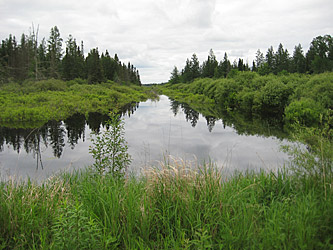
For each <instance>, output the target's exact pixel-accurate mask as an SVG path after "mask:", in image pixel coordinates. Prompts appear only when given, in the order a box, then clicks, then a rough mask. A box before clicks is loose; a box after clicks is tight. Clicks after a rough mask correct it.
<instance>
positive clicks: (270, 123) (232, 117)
mask: <svg viewBox="0 0 333 250" xmlns="http://www.w3.org/2000/svg"><path fill="white" fill-rule="evenodd" d="M170 106H171V107H170V108H171V111H172V112H173V114H174V115H175V116H176V115H177V114H178V113H179V110H180V108H181V110H182V111H183V112H184V113H185V116H186V121H190V122H191V124H192V126H193V127H195V126H196V124H197V122H198V119H199V112H197V111H195V110H193V109H192V108H190V107H189V105H188V104H185V103H181V102H178V101H176V100H172V99H170ZM213 108H215V112H214V113H216V116H211V115H204V114H202V115H203V116H204V117H205V119H206V121H207V127H208V130H209V132H212V130H213V128H214V126H215V124H216V121H219V120H222V126H223V128H226V126H228V127H232V128H234V129H235V130H236V132H237V134H239V135H242V134H244V135H263V136H272V135H274V136H276V137H278V138H286V136H287V134H286V133H285V132H284V130H283V122H282V120H281V119H279V118H276V117H265V116H252V115H251V114H246V113H240V112H237V111H233V112H226V111H225V110H221V107H219V106H215V107H213Z"/></svg>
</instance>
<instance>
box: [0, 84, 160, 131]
mask: <svg viewBox="0 0 333 250" xmlns="http://www.w3.org/2000/svg"><path fill="white" fill-rule="evenodd" d="M148 98H156V94H154V93H152V92H151V91H150V90H149V89H147V88H143V87H139V86H133V85H129V86H124V85H120V84H117V83H114V82H111V81H108V82H106V83H101V84H97V85H89V84H86V83H84V82H83V83H82V82H80V81H79V80H76V81H75V80H72V81H67V82H65V81H61V80H55V79H49V80H44V81H38V82H29V81H28V82H24V83H22V84H17V83H9V84H6V85H2V86H0V109H1V113H0V125H2V126H7V127H16V128H18V127H27V125H28V126H29V125H30V127H31V128H35V127H40V126H42V125H43V124H45V123H46V122H47V121H49V120H64V119H66V118H68V117H70V116H71V115H73V114H75V113H80V114H85V115H87V114H88V113H90V112H99V113H101V114H108V113H109V112H110V111H114V112H117V111H119V110H121V108H122V107H123V106H125V105H127V104H129V103H136V102H140V101H143V100H147V99H148Z"/></svg>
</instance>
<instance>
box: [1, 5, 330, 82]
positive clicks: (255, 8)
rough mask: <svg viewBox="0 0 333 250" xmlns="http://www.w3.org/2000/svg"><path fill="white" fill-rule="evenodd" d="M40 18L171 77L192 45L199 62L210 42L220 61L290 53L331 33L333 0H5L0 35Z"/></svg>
mask: <svg viewBox="0 0 333 250" xmlns="http://www.w3.org/2000/svg"><path fill="white" fill-rule="evenodd" d="M32 24H34V27H35V30H37V26H38V25H39V38H40V39H41V38H43V37H45V39H46V40H47V39H48V38H49V35H50V30H51V28H52V27H54V26H57V27H58V28H59V30H60V34H61V37H62V38H63V40H64V43H63V47H64V49H65V41H66V40H67V38H68V36H69V35H70V34H71V35H72V36H73V37H74V38H76V40H77V41H78V42H80V41H83V42H84V48H85V53H86V54H87V53H88V52H89V50H90V49H92V48H96V47H98V50H99V52H100V53H102V52H105V50H108V51H109V53H110V54H111V55H114V54H115V53H117V55H118V57H119V59H120V60H121V61H122V62H124V63H125V64H126V65H127V63H128V62H131V63H132V64H133V65H134V66H135V67H136V68H137V69H138V70H139V72H140V76H141V81H142V83H143V84H147V83H161V82H166V81H168V80H169V78H170V73H171V71H172V70H173V68H174V66H176V67H177V68H178V69H182V68H184V66H185V61H186V59H187V58H191V56H192V54H193V53H195V54H196V55H197V56H198V58H199V61H200V63H202V62H203V61H204V60H206V59H207V56H208V53H209V50H210V49H213V51H214V53H215V55H216V58H217V60H218V61H220V60H222V59H223V55H224V53H225V52H227V54H228V57H229V60H230V61H231V62H233V61H234V60H235V59H238V58H242V59H244V61H245V62H248V63H249V65H250V66H251V65H252V60H254V58H255V54H256V51H257V50H258V49H260V50H261V52H263V53H264V54H266V51H267V49H268V48H269V47H270V46H273V48H274V49H275V50H277V48H278V45H279V44H280V43H282V44H283V46H284V48H285V49H288V51H289V53H290V54H292V52H293V50H294V47H295V45H298V44H299V43H300V44H301V45H302V47H303V50H304V52H306V51H307V50H308V48H309V44H310V43H311V41H312V39H313V38H315V37H317V36H319V35H321V36H323V35H325V34H330V35H333V1H332V0H279V1H276V0H228V1H226V0H94V1H92V0H80V1H73V0H56V1H46V0H30V1H26V0H0V40H4V39H6V38H8V36H9V34H12V35H15V36H16V38H17V39H18V40H19V38H20V37H21V35H22V33H25V34H29V32H30V31H31V27H32Z"/></svg>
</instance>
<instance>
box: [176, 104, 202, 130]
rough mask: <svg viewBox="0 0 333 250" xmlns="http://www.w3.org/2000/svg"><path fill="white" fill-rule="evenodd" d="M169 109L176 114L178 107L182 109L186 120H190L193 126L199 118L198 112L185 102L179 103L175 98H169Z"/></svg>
mask: <svg viewBox="0 0 333 250" xmlns="http://www.w3.org/2000/svg"><path fill="white" fill-rule="evenodd" d="M170 105H171V111H172V113H173V114H174V116H176V115H177V114H178V112H179V108H180V107H181V109H182V111H183V112H184V114H185V118H186V121H187V122H188V121H190V122H191V125H192V127H195V126H196V125H197V123H198V120H199V112H197V111H195V110H194V109H191V108H190V106H189V105H188V104H186V103H180V102H178V101H176V100H172V99H170Z"/></svg>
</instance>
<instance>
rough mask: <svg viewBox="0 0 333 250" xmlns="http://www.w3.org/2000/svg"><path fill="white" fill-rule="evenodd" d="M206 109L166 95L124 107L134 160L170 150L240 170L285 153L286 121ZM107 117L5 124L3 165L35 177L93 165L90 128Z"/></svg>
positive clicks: (146, 160) (0, 142) (151, 160)
mask: <svg viewBox="0 0 333 250" xmlns="http://www.w3.org/2000/svg"><path fill="white" fill-rule="evenodd" d="M205 108H206V110H208V112H207V114H205V113H204V114H202V113H200V112H198V111H196V110H194V109H192V108H191V107H190V106H189V105H187V104H184V103H180V102H177V101H175V100H169V98H167V97H166V96H162V97H161V100H160V101H159V102H152V101H147V102H143V103H140V106H139V104H138V103H135V104H129V105H128V106H126V107H124V109H123V110H122V111H121V112H120V114H121V115H122V116H123V117H124V119H125V132H126V133H125V135H126V140H127V141H128V143H129V153H130V154H131V155H132V157H133V164H132V165H133V166H134V167H135V168H140V167H143V166H147V165H156V160H163V155H165V154H172V155H174V156H180V157H183V158H186V157H188V156H191V157H193V155H195V156H196V157H197V158H198V159H199V160H203V159H205V160H207V159H209V160H210V159H211V160H212V161H214V162H217V163H218V164H225V162H226V161H230V163H229V162H228V164H229V166H231V167H234V168H238V169H239V170H240V169H245V168H247V167H248V166H249V165H256V164H258V161H257V159H254V158H258V157H257V156H256V154H257V155H260V157H261V156H262V155H264V156H265V157H266V159H264V161H266V162H267V164H271V163H272V162H274V161H276V158H279V157H280V158H281V157H282V158H283V157H284V156H281V155H280V154H279V153H277V152H276V151H278V149H277V148H278V142H277V141H276V138H280V139H283V138H285V136H286V135H285V134H284V132H283V129H282V128H283V127H282V124H281V122H280V121H274V120H273V119H267V120H265V119H260V118H259V117H249V116H247V115H246V114H239V113H235V112H230V113H223V112H221V111H219V109H218V107H205ZM107 120H108V116H106V115H102V114H99V113H90V114H88V115H87V116H85V115H82V114H75V115H73V116H72V117H70V118H68V119H66V120H64V121H49V122H47V123H46V124H44V125H43V126H41V127H39V128H34V129H15V128H6V127H0V156H1V157H0V170H1V168H2V169H18V171H19V172H20V173H19V174H20V175H24V174H26V175H29V176H33V175H34V174H33V170H35V172H34V173H35V174H37V173H38V174H39V175H41V176H42V177H41V178H45V176H47V175H50V174H51V173H52V172H53V170H59V169H65V168H68V169H72V168H73V167H84V166H87V165H90V164H91V163H92V157H91V156H90V155H89V153H88V151H89V150H88V149H89V146H90V145H91V142H90V140H89V139H90V136H91V135H90V133H91V132H92V131H94V132H99V131H100V130H101V129H103V128H104V127H105V123H106V121H107ZM272 135H273V136H275V137H276V138H275V137H274V138H272V137H271V136H272ZM259 137H261V138H262V139H260V138H259ZM271 149H272V150H271ZM14 152H15V153H14ZM253 155H254V156H253ZM235 156H236V157H235ZM260 160H261V159H260ZM42 169H44V174H43V173H42V172H43V171H40V170H42ZM46 173H47V174H46Z"/></svg>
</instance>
